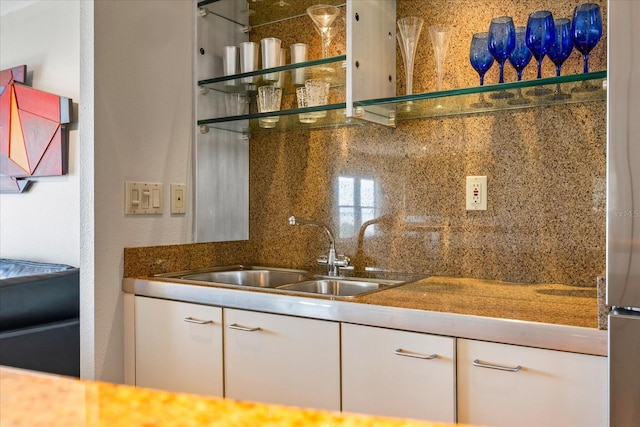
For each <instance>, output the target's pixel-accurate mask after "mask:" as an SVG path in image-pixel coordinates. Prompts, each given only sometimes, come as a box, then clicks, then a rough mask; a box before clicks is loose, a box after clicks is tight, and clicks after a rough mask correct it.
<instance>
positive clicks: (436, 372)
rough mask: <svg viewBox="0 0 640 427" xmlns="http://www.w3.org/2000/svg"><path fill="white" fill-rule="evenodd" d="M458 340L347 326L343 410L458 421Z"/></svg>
mask: <svg viewBox="0 0 640 427" xmlns="http://www.w3.org/2000/svg"><path fill="white" fill-rule="evenodd" d="M454 354H455V339H454V338H450V337H440V336H433V335H427V334H420V333H414V332H405V331H396V330H391V329H384V328H376V327H370V326H361V325H352V324H346V323H345V324H342V409H343V411H346V412H360V413H367V414H375V415H382V416H392V417H403V418H416V419H427V420H433V421H442V422H450V423H453V422H455V359H454Z"/></svg>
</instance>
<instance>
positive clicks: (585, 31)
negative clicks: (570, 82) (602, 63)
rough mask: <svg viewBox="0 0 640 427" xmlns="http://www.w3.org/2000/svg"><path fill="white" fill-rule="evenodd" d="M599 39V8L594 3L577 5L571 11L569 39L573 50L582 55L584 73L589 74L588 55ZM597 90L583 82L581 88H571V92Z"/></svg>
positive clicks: (600, 28) (600, 23)
mask: <svg viewBox="0 0 640 427" xmlns="http://www.w3.org/2000/svg"><path fill="white" fill-rule="evenodd" d="M601 37H602V15H601V13H600V6H598V5H597V4H595V3H585V4H581V5H578V6H577V7H576V8H575V10H574V11H573V21H572V22H571V39H572V40H573V45H574V46H575V48H576V49H577V50H579V51H580V53H582V58H583V60H584V66H583V72H584V73H588V72H589V55H590V54H591V50H593V48H594V47H596V45H597V44H598V42H599V41H600V38H601ZM597 89H598V87H597V86H594V85H591V84H589V83H587V82H586V81H584V82H582V85H581V86H579V87H577V88H573V92H590V91H594V90H597Z"/></svg>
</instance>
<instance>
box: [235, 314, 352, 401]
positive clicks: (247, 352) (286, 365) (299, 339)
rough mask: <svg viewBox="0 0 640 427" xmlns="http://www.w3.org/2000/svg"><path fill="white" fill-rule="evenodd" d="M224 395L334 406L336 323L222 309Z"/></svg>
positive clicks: (337, 348)
mask: <svg viewBox="0 0 640 427" xmlns="http://www.w3.org/2000/svg"><path fill="white" fill-rule="evenodd" d="M224 318H225V321H224V323H225V333H224V336H225V338H224V340H225V348H224V355H225V396H226V397H229V398H232V399H241V400H254V401H260V402H268V403H278V404H283V405H292V406H302V407H311V408H320V409H329V410H334V411H338V410H340V325H339V324H338V323H336V322H328V321H324V320H312V319H303V318H298V317H290V316H283V315H276V314H267V313H257V312H252V311H244V310H234V309H225V310H224Z"/></svg>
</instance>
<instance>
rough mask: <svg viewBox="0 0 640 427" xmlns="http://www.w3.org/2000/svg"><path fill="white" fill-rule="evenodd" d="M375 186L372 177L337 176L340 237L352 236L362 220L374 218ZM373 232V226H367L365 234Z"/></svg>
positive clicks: (368, 234)
mask: <svg viewBox="0 0 640 427" xmlns="http://www.w3.org/2000/svg"><path fill="white" fill-rule="evenodd" d="M375 187H376V186H375V181H374V180H373V179H368V178H355V177H349V176H340V177H338V211H339V217H340V230H339V236H340V237H341V238H349V237H354V236H355V235H356V233H357V232H358V230H359V229H360V226H362V224H363V223H364V222H366V221H369V220H371V219H373V218H374V216H375V202H376V190H375ZM374 233H375V229H374V227H369V228H368V229H367V230H366V233H365V235H366V236H371V235H373V234H374Z"/></svg>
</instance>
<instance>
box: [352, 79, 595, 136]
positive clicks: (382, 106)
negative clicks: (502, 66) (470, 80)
mask: <svg viewBox="0 0 640 427" xmlns="http://www.w3.org/2000/svg"><path fill="white" fill-rule="evenodd" d="M606 77H607V72H606V71H597V72H592V73H586V74H572V75H566V76H561V77H549V78H544V79H537V80H525V81H520V82H510V83H502V84H495V85H486V86H476V87H467V88H462V89H453V90H445V91H440V92H426V93H419V94H413V95H403V96H396V97H393V98H380V99H371V100H366V101H359V102H354V106H355V107H357V108H363V109H365V110H366V111H367V112H369V113H370V114H376V115H379V116H382V117H384V118H387V119H388V125H390V126H393V125H394V124H395V121H397V120H408V119H417V118H425V117H442V116H451V115H459V114H475V113H483V112H489V111H502V110H511V109H521V108H534V107H544V106H549V105H557V104H571V103H578V102H592V101H602V100H606V97H607V95H606Z"/></svg>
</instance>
